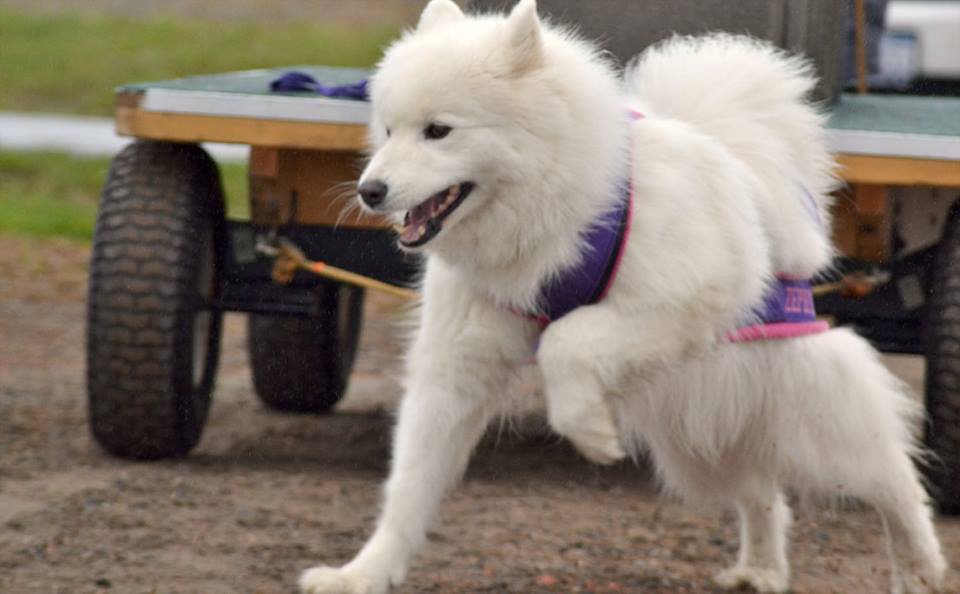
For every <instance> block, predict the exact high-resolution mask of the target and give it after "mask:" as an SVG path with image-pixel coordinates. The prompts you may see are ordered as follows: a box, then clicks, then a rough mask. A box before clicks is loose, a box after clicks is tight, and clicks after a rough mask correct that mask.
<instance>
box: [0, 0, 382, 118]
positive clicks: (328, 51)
mask: <svg viewBox="0 0 960 594" xmlns="http://www.w3.org/2000/svg"><path fill="white" fill-rule="evenodd" d="M397 32H398V31H397V27H396V26H392V25H391V26H382V27H370V28H363V29H357V28H344V27H342V26H340V27H338V26H335V25H330V24H317V23H282V22H281V23H255V22H231V21H225V22H209V21H208V22H201V21H191V20H183V21H179V20H171V19H150V20H134V19H127V18H122V17H117V16H101V15H88V14H69V13H66V14H57V15H44V14H25V13H23V12H19V11H16V10H11V9H9V8H0V40H2V43H0V81H2V82H3V84H2V85H0V110H22V111H51V112H66V113H81V114H95V115H110V114H111V113H112V108H113V90H114V88H115V87H116V86H118V85H120V84H123V83H129V82H137V81H146V80H158V79H168V78H177V77H181V76H189V75H194V74H210V73H216V72H225V71H230V70H247V69H252V68H267V67H277V66H285V65H291V64H323V65H328V66H353V67H361V68H363V67H369V66H371V65H372V64H374V63H375V62H376V61H377V60H378V59H379V57H380V54H381V51H382V49H383V47H384V46H385V45H386V44H387V43H388V42H389V41H390V40H391V39H393V38H394V37H395V36H396V35H397Z"/></svg>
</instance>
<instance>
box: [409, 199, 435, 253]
mask: <svg viewBox="0 0 960 594" xmlns="http://www.w3.org/2000/svg"><path fill="white" fill-rule="evenodd" d="M434 206H435V201H434V200H433V199H430V200H427V201H426V202H423V203H421V204H418V205H416V206H414V207H413V208H412V209H410V211H409V212H407V217H406V219H405V220H404V221H403V231H402V232H401V233H400V239H402V240H403V241H405V242H407V243H411V242H414V241H416V240H418V239H420V236H422V235H423V234H424V233H425V232H426V228H427V224H428V223H429V222H430V217H432V216H433V211H434Z"/></svg>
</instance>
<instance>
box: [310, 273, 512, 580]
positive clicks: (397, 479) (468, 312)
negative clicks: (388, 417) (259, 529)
mask: <svg viewBox="0 0 960 594" xmlns="http://www.w3.org/2000/svg"><path fill="white" fill-rule="evenodd" d="M428 280H429V279H428ZM445 299H446V300H447V301H448V302H449V301H451V299H450V298H449V295H448V296H445ZM463 301H466V300H461V302H460V303H459V304H458V303H453V304H450V303H447V305H448V306H449V307H448V308H446V309H445V310H444V311H440V312H435V311H432V309H433V308H434V307H433V304H430V303H429V293H428V304H427V306H426V308H425V312H424V323H423V325H422V327H421V330H420V333H419V334H418V337H417V340H416V341H415V344H414V346H413V349H412V351H411V353H410V356H409V360H408V361H409V362H408V367H409V369H408V374H407V382H406V394H405V396H404V398H403V401H402V403H401V406H400V411H399V418H398V422H397V428H396V433H395V434H394V443H393V462H392V467H391V472H390V477H389V479H388V480H387V483H386V487H385V501H384V506H383V510H382V513H381V515H380V519H379V522H378V524H377V528H376V531H375V532H374V534H373V536H372V537H371V538H370V540H369V541H368V542H367V544H366V545H365V546H364V547H363V549H362V550H361V551H360V553H359V554H358V555H357V556H356V558H354V559H353V560H352V561H350V562H349V563H347V564H346V565H345V566H343V567H341V568H331V567H316V568H313V569H310V570H308V571H306V572H305V573H304V574H303V575H302V576H301V578H300V588H301V590H302V591H303V592H305V593H307V594H384V593H385V592H387V591H388V590H389V589H390V587H391V585H396V584H398V583H399V582H400V581H401V580H403V578H404V576H405V574H406V571H407V567H408V565H409V563H410V560H411V558H412V557H413V555H414V554H415V553H416V552H417V551H418V550H419V549H420V547H421V545H422V544H423V542H424V540H425V535H426V531H427V528H428V526H429V524H430V522H431V520H432V518H433V516H434V514H435V512H436V509H437V507H438V505H439V503H440V501H441V499H442V497H443V495H444V492H445V491H446V490H447V489H448V488H449V487H451V486H452V485H453V484H454V483H455V482H456V481H457V480H458V479H459V477H460V475H461V474H462V473H463V471H464V469H465V467H466V464H467V461H468V458H469V456H470V453H471V452H472V450H473V448H474V446H475V445H476V443H477V441H478V440H479V438H480V436H481V435H482V434H483V431H484V429H485V428H486V426H487V423H488V421H489V419H490V417H491V416H492V415H493V414H494V413H496V412H497V411H498V410H499V407H498V404H499V400H498V397H499V396H501V394H502V392H503V387H504V385H505V383H506V379H507V374H508V373H509V370H510V368H511V364H510V361H511V360H517V361H521V360H522V359H523V357H524V356H527V355H529V353H530V350H529V346H526V345H524V342H525V340H526V338H525V336H524V335H523V334H522V333H521V332H519V331H518V330H517V328H516V324H515V323H514V324H512V327H511V324H508V323H507V318H506V317H505V315H504V314H503V313H502V312H498V311H496V310H493V309H492V308H489V310H488V308H487V307H486V306H485V305H484V304H478V303H472V304H466V303H463ZM449 309H453V310H454V311H449Z"/></svg>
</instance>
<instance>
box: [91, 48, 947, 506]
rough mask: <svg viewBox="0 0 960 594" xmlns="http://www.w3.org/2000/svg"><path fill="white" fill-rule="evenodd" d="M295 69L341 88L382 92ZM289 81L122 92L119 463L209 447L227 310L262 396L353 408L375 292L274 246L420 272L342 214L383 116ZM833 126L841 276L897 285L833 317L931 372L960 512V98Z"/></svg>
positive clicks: (101, 341)
mask: <svg viewBox="0 0 960 594" xmlns="http://www.w3.org/2000/svg"><path fill="white" fill-rule="evenodd" d="M291 69H295V70H301V71H305V72H308V73H310V74H312V75H313V76H314V77H315V78H317V79H318V80H321V81H323V82H325V83H327V84H343V83H351V82H356V81H358V80H361V79H363V78H364V77H366V76H367V73H366V72H364V71H361V70H350V69H333V68H322V67H308V66H297V67H292V68H291ZM286 70H289V69H283V70H260V71H251V72H234V73H228V74H221V75H216V76H206V77H195V78H187V79H181V80H174V81H163V82H156V83H145V84H134V85H128V86H124V87H122V88H120V89H119V90H118V94H117V110H116V122H117V129H118V131H119V132H120V133H121V134H124V135H128V136H133V137H136V138H137V139H139V140H138V142H136V143H134V144H132V145H130V146H128V147H127V148H126V149H124V151H123V152H122V153H120V154H119V155H118V156H117V157H116V159H115V160H114V163H113V166H112V167H111V171H110V176H109V179H108V180H107V183H106V187H105V189H104V192H103V203H102V205H101V210H100V215H99V218H98V223H97V231H96V237H95V240H94V256H93V264H92V268H91V284H90V287H91V288H90V308H89V335H88V336H89V339H88V351H89V354H88V361H89V370H88V386H89V398H90V411H91V423H92V427H93V432H94V435H95V436H96V438H97V440H98V441H99V442H100V443H101V444H102V445H103V446H104V447H105V448H106V449H107V450H109V451H110V452H112V453H114V454H117V455H120V456H125V457H133V458H160V457H168V456H176V455H183V454H185V453H187V452H188V451H189V450H190V449H191V448H192V447H193V446H194V445H195V444H196V443H197V441H198V439H199V437H200V434H201V431H202V429H203V425H204V421H205V418H206V414H207V410H208V408H209V403H210V393H211V390H212V386H213V379H214V375H215V370H216V365H217V352H218V346H219V336H220V319H221V316H222V314H223V312H225V311H241V312H248V313H249V314H250V322H249V328H250V337H249V341H250V353H251V363H252V367H253V374H254V380H255V382H254V383H255V386H256V390H257V393H258V395H259V396H260V398H261V399H263V401H264V402H266V403H267V404H268V405H270V406H272V407H275V408H279V409H283V410H291V411H311V412H323V411H327V410H329V409H330V408H331V407H332V406H333V405H334V404H335V403H336V402H337V400H338V399H339V398H340V397H341V396H342V395H343V393H344V390H345V388H346V383H347V378H348V375H349V371H350V367H351V365H352V361H353V354H354V352H355V350H356V344H357V335H358V333H359V329H360V322H361V306H362V301H363V292H362V290H360V289H358V288H356V287H351V286H346V285H339V284H336V283H331V282H327V281H323V280H319V279H317V278H310V277H308V276H300V275H298V276H297V277H296V278H295V280H294V282H293V283H292V284H290V285H279V284H276V283H274V282H273V281H272V280H271V279H270V274H269V272H270V267H271V264H272V263H271V260H270V258H269V257H267V256H265V255H263V254H261V253H258V251H257V250H256V246H257V244H258V243H263V242H269V241H272V240H273V239H275V238H277V237H285V238H289V239H291V240H292V241H294V242H295V243H296V244H297V245H299V246H300V247H301V248H303V249H304V251H306V253H307V254H308V255H309V256H310V257H312V258H314V259H320V260H324V261H326V262H329V263H331V264H333V265H335V266H339V267H342V268H347V269H349V270H353V271H356V272H359V273H362V274H364V275H367V276H370V277H373V278H376V279H380V280H383V281H386V282H390V283H398V284H402V283H404V282H407V281H408V280H409V279H410V278H411V277H412V275H413V274H414V272H415V269H416V262H413V261H411V260H410V259H408V258H406V257H405V256H404V255H403V254H402V253H401V252H400V251H399V250H397V249H396V247H395V241H394V239H393V237H392V232H391V231H389V230H388V229H387V228H386V224H385V222H384V221H382V220H378V219H374V218H369V217H364V216H359V215H356V214H351V215H347V216H343V215H342V211H343V208H344V206H345V201H343V200H340V199H338V197H340V198H342V197H343V196H351V195H352V191H351V185H352V184H351V182H352V180H354V179H355V178H356V177H357V174H358V172H359V169H360V167H359V161H360V152H361V151H362V149H363V147H364V143H365V136H366V128H365V124H366V121H367V118H368V114H369V107H368V105H367V104H366V103H364V102H362V101H350V100H339V99H327V98H320V97H317V96H315V95H312V94H276V93H270V92H269V90H268V89H269V82H270V81H271V80H273V79H274V78H276V77H277V76H279V75H280V74H281V73H282V72H284V71H286ZM831 112H832V113H831V120H830V138H831V142H832V144H833V146H834V148H835V149H836V151H837V152H838V158H839V162H840V164H841V166H842V167H841V169H840V174H841V175H842V176H843V178H844V179H845V180H846V181H848V182H849V183H850V184H851V187H850V190H849V191H848V192H845V193H844V194H843V195H842V196H841V197H840V199H839V200H838V206H837V209H836V212H835V225H834V233H835V236H836V240H837V243H838V245H839V246H840V248H841V251H842V253H843V255H844V258H842V259H841V260H840V262H839V266H840V270H842V271H848V272H849V271H854V270H866V271H867V272H868V273H870V275H871V277H872V278H875V279H880V282H879V283H878V284H877V286H876V287H875V288H874V289H873V290H872V291H870V292H869V294H867V295H866V296H860V297H859V298H850V297H849V296H845V295H843V294H842V293H840V292H837V293H832V294H828V295H824V296H822V297H821V298H820V299H819V304H818V305H819V308H820V311H821V313H824V314H827V315H829V316H831V317H832V318H833V319H835V320H836V321H837V323H840V324H853V325H855V326H856V327H857V329H858V331H860V332H861V333H863V334H864V335H866V336H867V337H868V338H870V339H871V340H872V341H873V342H874V343H875V344H877V345H878V346H879V347H880V348H882V349H883V350H886V351H892V352H906V353H919V354H925V355H926V356H927V357H928V361H929V373H928V375H927V377H928V379H927V401H928V409H929V410H930V413H931V419H932V422H931V423H930V424H929V425H928V429H927V443H928V444H929V445H930V446H931V447H932V448H933V449H934V450H935V452H936V453H937V454H938V455H939V456H940V458H941V460H942V463H941V464H939V465H935V467H934V469H933V470H932V472H931V476H932V477H933V478H934V482H935V484H937V485H938V486H939V487H940V488H941V493H940V499H941V502H942V504H943V507H944V509H949V510H952V511H960V217H958V216H957V215H956V213H955V211H954V208H953V203H954V202H955V201H956V198H957V194H958V190H957V188H960V99H930V98H916V97H891V96H849V95H845V96H843V97H842V98H841V99H840V101H839V102H837V103H836V104H835V105H834V106H833V107H832V110H831ZM202 142H227V143H237V144H246V145H249V146H251V147H252V150H251V154H250V163H249V182H250V183H249V188H250V212H251V216H250V220H248V221H233V220H226V218H225V216H224V207H223V196H222V191H221V188H220V183H219V176H218V173H217V168H216V165H215V163H214V162H213V161H212V160H211V159H210V158H209V157H208V156H207V155H206V153H205V152H204V151H203V149H202V148H200V147H199V146H198V143H202ZM918 188H922V189H918ZM924 221H926V222H924Z"/></svg>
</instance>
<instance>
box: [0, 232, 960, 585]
mask: <svg viewBox="0 0 960 594" xmlns="http://www.w3.org/2000/svg"><path fill="white" fill-rule="evenodd" d="M86 258H87V253H86V250H85V249H82V248H78V247H77V246H76V244H70V243H59V242H49V241H45V242H36V241H33V242H27V241H25V240H20V239H14V238H10V237H4V236H0V336H2V337H3V340H2V341H0V592H3V593H11V594H53V593H70V594H82V593H88V592H89V593H93V592H121V593H132V594H173V593H183V594H197V593H201V592H202V593H204V594H219V593H227V592H230V593H234V594H242V593H264V594H265V593H290V592H293V584H294V580H295V576H296V574H297V573H298V572H299V571H300V570H302V569H304V568H306V567H309V566H311V565H312V564H315V563H317V562H328V563H339V562H342V561H345V560H346V559H348V558H349V557H350V555H351V554H352V553H353V552H354V551H356V549H357V548H358V547H359V546H360V545H361V544H362V542H363V540H364V538H365V536H366V535H367V534H368V533H369V532H370V529H371V527H372V524H373V521H374V516H375V513H376V506H377V502H378V498H379V489H380V482H381V480H382V479H383V476H384V473H385V472H386V469H387V460H388V455H389V447H388V436H389V427H390V422H391V421H390V414H389V413H388V411H389V410H390V409H391V408H392V407H393V404H394V402H395V400H396V396H397V389H396V385H395V379H396V359H397V355H398V345H399V341H398V340H397V338H396V336H395V334H394V332H393V330H392V328H393V321H394V318H396V317H397V309H398V306H397V304H396V303H394V302H391V301H387V300H386V299H384V298H379V297H375V298H373V299H370V300H369V305H368V311H367V320H366V328H365V332H364V337H363V343H362V346H361V354H360V360H359V362H358V364H357V369H356V372H355V373H354V376H353V378H352V380H353V381H352V387H351V390H350V393H349V395H348V397H347V399H346V400H345V401H344V403H343V405H342V406H341V409H340V411H339V412H338V413H337V414H335V415H331V416H324V417H316V416H291V415H281V414H277V413H273V412H270V411H267V410H265V409H264V408H263V407H262V406H261V405H260V404H259V403H258V402H257V400H256V397H255V396H254V394H253V391H252V386H251V381H250V375H249V369H248V367H247V360H246V351H245V332H244V328H245V324H244V320H243V319H242V317H240V316H229V317H228V321H227V324H226V335H225V341H224V343H225V344H224V353H223V355H224V356H223V361H222V365H221V372H220V375H219V382H218V388H217V392H216V397H215V404H214V407H213V411H212V415H211V421H210V424H209V425H208V427H207V430H206V433H205V435H204V439H203V441H202V443H201V444H200V446H199V447H198V448H197V449H196V450H195V452H194V453H193V454H192V455H191V456H190V457H189V458H187V459H185V460H181V461H174V462H159V463H130V462H125V461H120V460H115V459H112V458H110V457H108V456H106V455H105V454H104V453H103V452H102V451H101V450H99V449H98V448H97V447H96V446H95V444H93V443H92V442H91V439H90V437H89V435H88V432H87V427H86V418H85V406H84V398H85V390H84V385H83V375H82V374H83V322H82V320H83V309H84V304H83V295H84V283H85V280H84V275H85V266H86ZM894 363H895V364H896V366H897V367H898V369H903V370H904V375H905V377H907V379H909V380H911V381H913V382H916V381H917V380H918V379H920V377H921V375H920V373H921V372H920V370H919V368H918V366H917V365H916V362H915V361H909V360H906V361H905V360H897V361H894ZM938 525H939V530H940V534H941V536H942V537H943V540H944V545H945V547H946V550H947V553H948V557H949V558H950V559H951V560H952V561H953V563H954V564H957V563H960V522H958V521H957V520H955V519H947V518H941V519H940V520H939V521H938ZM881 536H882V534H881V529H880V525H879V522H878V520H877V517H876V516H875V515H874V514H873V513H870V512H868V511H863V510H858V509H850V510H839V511H833V512H814V511H811V510H805V509H801V510H800V511H799V512H798V521H797V525H796V530H795V534H794V544H793V547H792V548H793V553H792V557H793V562H794V573H795V576H796V578H795V592H797V593H808V594H813V593H824V594H828V593H829V594H833V593H847V594H857V593H863V594H867V593H870V594H873V593H876V592H881V591H883V589H884V585H885V584H886V580H887V570H886V563H885V558H884V555H883V553H882V540H881ZM735 547H736V534H735V526H734V524H733V521H732V518H731V517H730V516H729V515H728V514H724V513H707V512H699V513H698V512H697V511H696V510H690V509H688V508H685V507H683V506H680V505H678V504H675V503H673V502H671V501H667V500H665V499H663V498H662V497H659V496H658V495H657V494H656V490H655V487H654V485H653V483H652V481H651V479H650V475H649V472H648V470H646V469H644V468H637V467H635V466H634V465H632V464H622V465H620V466H617V467H614V468H609V469H600V468H596V467H593V466H590V465H588V464H586V463H584V462H582V461H581V460H580V459H579V458H578V457H577V456H576V455H575V454H574V453H573V452H572V451H571V450H570V448H569V447H567V446H566V445H565V444H564V443H561V442H559V441H558V440H557V439H555V438H553V437H551V436H550V435H549V434H548V433H547V432H546V431H545V430H544V429H543V426H542V422H541V421H539V419H538V417H536V416H534V417H528V418H526V419H525V420H522V421H520V422H518V423H517V424H516V426H515V427H512V428H510V429H507V430H498V431H492V432H491V434H490V435H489V436H488V437H487V438H486V439H485V440H484V442H483V444H482V446H481V448H480V450H479V452H478V454H477V456H476V457H475V459H474V461H473V463H472V464H471V466H470V470H469V472H468V473H467V476H466V479H465V482H464V484H463V485H462V486H461V487H460V488H459V489H457V490H456V492H455V493H454V494H453V495H452V496H451V497H450V498H449V499H448V501H447V502H446V503H445V504H444V506H443V509H442V512H441V521H440V522H439V523H438V524H437V526H436V528H435V530H434V531H433V532H432V533H431V535H430V542H429V544H428V546H427V548H426V551H425V554H424V555H422V556H421V557H420V558H419V559H418V561H417V562H416V564H415V566H414V568H413V570H412V571H411V573H410V580H409V582H408V583H407V585H405V586H404V587H403V588H401V589H400V591H399V592H400V594H414V593H429V592H438V593H451V594H467V593H480V592H501V593H516V594H521V593H522V594H539V593H561V592H562V593H575V592H581V593H587V592H591V593H595V594H599V593H613V592H651V593H663V594H666V593H684V592H714V591H715V590H713V589H711V588H710V586H709V576H710V575H711V574H713V573H714V572H715V571H717V570H718V569H720V568H722V567H723V566H724V564H726V563H728V562H730V561H731V559H732V557H733V555H734V553H735ZM950 586H951V589H950V590H949V591H950V592H960V579H958V578H957V576H956V575H952V576H951V582H950Z"/></svg>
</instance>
